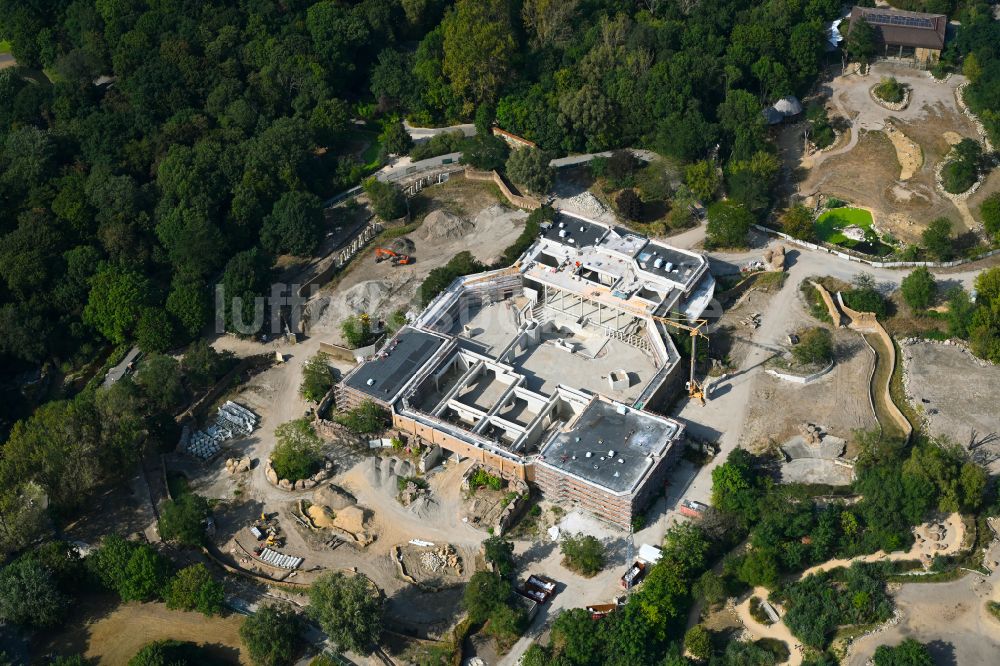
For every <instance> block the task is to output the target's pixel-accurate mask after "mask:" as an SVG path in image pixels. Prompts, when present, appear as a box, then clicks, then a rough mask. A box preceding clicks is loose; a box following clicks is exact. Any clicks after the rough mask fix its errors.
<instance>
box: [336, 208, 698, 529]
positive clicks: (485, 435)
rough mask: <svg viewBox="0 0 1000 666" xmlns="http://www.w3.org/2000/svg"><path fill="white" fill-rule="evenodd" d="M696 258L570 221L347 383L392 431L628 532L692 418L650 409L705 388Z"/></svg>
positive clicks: (450, 302) (447, 295)
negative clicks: (678, 341)
mask: <svg viewBox="0 0 1000 666" xmlns="http://www.w3.org/2000/svg"><path fill="white" fill-rule="evenodd" d="M714 289H715V281H714V279H713V278H712V276H711V275H710V273H709V271H708V262H707V261H706V260H705V259H704V257H702V256H701V255H700V254H697V253H694V252H688V251H684V250H678V249H675V248H671V247H669V246H666V245H663V244H660V243H657V242H653V241H650V240H649V239H648V238H646V237H644V236H641V235H638V234H635V233H633V232H630V231H628V230H626V229H623V228H620V227H613V226H607V225H604V224H600V223H597V222H594V221H592V220H587V219H585V218H582V217H577V216H573V215H569V214H566V213H562V214H560V215H559V216H558V217H557V218H556V220H555V221H554V222H553V223H549V224H545V225H543V229H542V232H541V234H540V236H539V238H538V239H537V240H536V242H535V243H534V244H533V245H532V246H531V247H530V248H529V249H528V250H527V251H526V252H525V254H524V255H523V256H522V257H521V259H520V260H519V261H518V262H517V263H516V264H515V265H514V266H512V267H509V268H505V269H501V270H495V271H489V272H486V273H481V274H478V275H470V276H466V277H463V278H458V279H457V280H455V282H454V283H452V284H451V285H450V286H449V287H448V288H447V289H446V290H445V291H444V292H442V293H441V294H440V295H438V296H437V298H435V299H434V300H433V301H432V302H431V303H430V304H429V305H428V307H427V308H426V309H424V311H423V312H421V313H420V314H419V315H418V316H417V317H416V319H415V320H414V321H413V322H412V323H411V324H410V325H409V326H406V327H404V328H403V329H402V330H400V331H399V332H398V333H397V335H396V336H395V337H394V338H393V339H392V340H390V341H389V342H388V343H387V344H386V345H384V346H383V348H382V349H381V350H380V351H379V352H378V353H377V354H375V355H374V356H372V357H370V358H369V359H368V360H366V361H365V362H364V363H362V364H360V365H358V366H357V367H356V368H354V369H353V370H352V371H351V372H350V373H349V374H347V375H346V376H345V377H344V379H343V380H342V382H341V383H340V384H339V385H338V388H337V391H336V397H337V404H338V406H339V407H340V408H350V407H353V406H357V405H359V404H361V403H362V402H364V401H372V402H375V403H377V404H379V405H381V406H382V407H384V408H386V409H387V410H389V411H391V412H392V419H393V426H394V427H395V428H396V429H397V430H399V431H400V432H402V433H405V434H406V435H407V436H409V437H412V438H414V439H416V440H417V441H418V442H420V443H422V444H425V445H426V446H428V447H429V448H430V450H431V453H430V454H429V455H430V456H432V457H438V456H440V455H441V452H442V451H443V452H447V454H449V455H453V456H457V457H460V458H472V459H473V460H475V461H478V462H481V463H483V464H486V465H488V466H490V467H492V468H495V469H496V470H498V471H499V472H500V473H501V474H504V475H510V476H513V477H516V478H518V479H521V480H523V481H527V482H529V483H532V484H535V485H536V486H537V487H539V488H540V489H541V491H542V492H543V493H544V494H545V496H546V497H547V498H549V499H552V500H553V501H562V502H567V503H573V504H576V505H579V506H581V507H583V508H586V509H588V510H589V511H591V512H593V513H595V514H596V515H598V516H600V517H602V518H604V519H606V520H608V521H610V522H612V523H615V524H618V525H621V526H627V525H629V524H630V522H631V519H632V517H633V515H635V513H636V512H637V511H639V510H641V509H642V508H643V507H644V506H645V504H646V503H647V502H648V500H649V497H650V495H651V494H652V493H653V492H654V491H655V490H656V489H657V488H658V486H662V482H663V478H664V475H665V474H666V472H667V470H668V469H669V468H670V467H671V465H672V463H673V461H674V460H675V459H676V457H677V456H678V455H679V453H680V448H681V447H680V445H679V441H680V439H681V435H682V433H683V426H682V425H681V424H680V423H679V422H677V421H675V420H672V419H668V418H666V417H663V416H659V415H657V414H655V413H654V412H652V411H650V410H651V409H653V408H656V407H657V406H660V405H662V404H663V403H664V402H665V401H666V400H667V399H668V398H669V397H670V396H671V395H672V394H674V393H675V392H676V391H677V390H678V389H680V388H681V387H682V386H684V385H685V382H686V383H687V387H688V389H689V391H691V392H692V393H693V394H697V393H698V390H699V389H698V383H697V382H696V381H695V380H694V377H693V374H692V375H689V373H688V372H687V364H685V363H682V362H681V356H680V354H679V352H678V350H677V348H676V346H675V345H674V342H673V341H672V339H671V337H670V333H671V331H674V332H678V333H680V334H682V335H691V336H692V339H695V340H696V338H697V337H698V336H699V335H701V332H700V326H701V323H700V322H701V320H700V319H699V318H700V316H701V315H702V313H703V312H704V310H705V309H706V307H707V306H708V304H709V302H710V301H711V299H712V297H713V294H714Z"/></svg>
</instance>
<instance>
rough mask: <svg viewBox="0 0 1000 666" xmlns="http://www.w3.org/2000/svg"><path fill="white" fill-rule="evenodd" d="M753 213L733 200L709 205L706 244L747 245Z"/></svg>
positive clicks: (716, 245) (736, 246)
mask: <svg viewBox="0 0 1000 666" xmlns="http://www.w3.org/2000/svg"><path fill="white" fill-rule="evenodd" d="M752 224H753V213H751V212H750V211H749V210H747V209H746V208H745V207H744V206H742V205H740V204H737V203H733V202H732V201H716V202H715V203H714V204H712V205H711V206H709V207H708V226H707V227H706V228H705V240H706V245H708V246H709V247H734V248H738V247H746V245H747V237H748V235H749V233H750V226H751V225H752Z"/></svg>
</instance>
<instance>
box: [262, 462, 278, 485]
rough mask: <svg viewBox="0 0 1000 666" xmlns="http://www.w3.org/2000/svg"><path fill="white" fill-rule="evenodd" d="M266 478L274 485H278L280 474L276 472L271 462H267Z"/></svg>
mask: <svg viewBox="0 0 1000 666" xmlns="http://www.w3.org/2000/svg"><path fill="white" fill-rule="evenodd" d="M264 476H265V477H266V478H267V480H268V482H269V483H271V484H272V485H275V486H276V485H278V473H277V472H275V471H274V467H272V466H271V461H270V460H268V461H267V467H265V468H264Z"/></svg>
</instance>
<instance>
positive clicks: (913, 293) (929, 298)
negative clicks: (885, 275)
mask: <svg viewBox="0 0 1000 666" xmlns="http://www.w3.org/2000/svg"><path fill="white" fill-rule="evenodd" d="M899 288H900V291H901V292H902V294H903V300H904V301H906V304H907V305H909V306H910V308H912V309H913V310H914V311H917V312H920V311H923V310H926V309H927V308H929V307H930V306H931V304H932V303H933V302H934V295H935V293H936V292H937V283H936V282H935V281H934V276H933V275H932V274H931V272H930V271H929V270H927V269H926V268H925V267H923V266H921V267H919V268H916V269H914V270H913V272H912V273H910V274H909V275H907V276H906V277H905V278H903V282H902V283H901V284H900V286H899Z"/></svg>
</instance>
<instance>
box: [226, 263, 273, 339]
mask: <svg viewBox="0 0 1000 666" xmlns="http://www.w3.org/2000/svg"><path fill="white" fill-rule="evenodd" d="M270 272H271V260H270V258H269V257H268V256H267V255H266V254H265V253H264V252H262V251H260V250H258V249H257V248H253V249H251V250H244V251H243V252H239V253H237V254H236V255H234V256H233V258H232V259H230V260H229V262H228V263H227V264H226V270H225V271H224V272H223V274H222V287H223V290H222V298H223V300H222V306H223V309H224V311H225V321H226V328H227V329H228V330H230V331H234V332H236V333H241V334H243V335H252V334H254V333H256V332H257V331H259V330H260V328H261V327H262V326H263V324H264V310H263V304H262V303H258V301H257V299H258V298H260V297H262V296H263V294H264V292H265V290H266V289H267V282H268V277H269V274H270ZM216 298H218V294H217V295H216Z"/></svg>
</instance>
